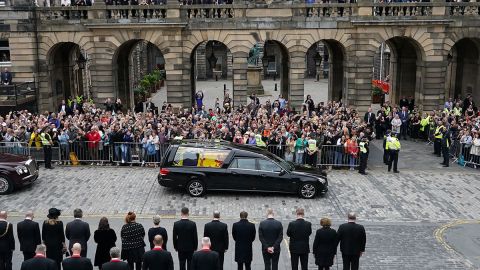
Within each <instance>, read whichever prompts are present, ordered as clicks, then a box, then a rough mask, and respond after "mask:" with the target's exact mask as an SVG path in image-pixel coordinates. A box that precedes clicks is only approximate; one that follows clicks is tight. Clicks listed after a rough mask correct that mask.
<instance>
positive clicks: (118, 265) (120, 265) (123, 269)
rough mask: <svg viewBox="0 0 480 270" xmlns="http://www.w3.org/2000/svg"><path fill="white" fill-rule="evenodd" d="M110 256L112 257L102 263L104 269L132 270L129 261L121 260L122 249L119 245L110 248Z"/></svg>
mask: <svg viewBox="0 0 480 270" xmlns="http://www.w3.org/2000/svg"><path fill="white" fill-rule="evenodd" d="M110 257H111V258H112V259H111V260H110V261H109V262H106V263H104V264H103V265H102V270H130V267H129V266H128V263H126V262H122V260H120V249H119V248H118V247H112V248H111V249H110Z"/></svg>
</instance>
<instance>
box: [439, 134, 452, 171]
mask: <svg viewBox="0 0 480 270" xmlns="http://www.w3.org/2000/svg"><path fill="white" fill-rule="evenodd" d="M442 126H443V125H442ZM440 132H441V133H442V141H441V147H442V155H443V162H442V163H440V164H442V165H443V167H448V166H449V165H450V161H449V159H450V135H451V134H450V129H449V128H446V127H445V126H443V128H442V129H441V131H440Z"/></svg>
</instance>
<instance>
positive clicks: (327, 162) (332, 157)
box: [267, 145, 360, 168]
mask: <svg viewBox="0 0 480 270" xmlns="http://www.w3.org/2000/svg"><path fill="white" fill-rule="evenodd" d="M267 150H268V151H269V152H270V153H272V154H275V155H277V156H279V157H281V158H283V159H285V160H286V161H290V162H293V163H297V164H308V165H312V166H335V167H351V168H354V167H357V166H358V165H359V164H360V160H359V147H357V148H356V149H355V150H353V149H350V151H351V152H348V150H347V148H345V146H343V145H322V146H321V147H320V148H319V149H318V151H317V152H316V154H315V155H314V156H312V155H309V154H308V153H307V151H306V150H304V151H300V152H299V151H295V148H294V147H290V146H286V145H268V146H267Z"/></svg>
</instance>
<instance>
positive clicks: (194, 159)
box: [173, 146, 230, 168]
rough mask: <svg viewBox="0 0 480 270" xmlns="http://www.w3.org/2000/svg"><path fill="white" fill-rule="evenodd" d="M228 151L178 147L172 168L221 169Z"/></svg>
mask: <svg viewBox="0 0 480 270" xmlns="http://www.w3.org/2000/svg"><path fill="white" fill-rule="evenodd" d="M229 153H230V150H219V149H205V148H194V147H182V146H180V147H178V149H177V152H176V153H175V157H174V159H173V166H178V167H203V168H221V167H222V165H223V162H224V161H225V159H226V158H227V156H228V154H229Z"/></svg>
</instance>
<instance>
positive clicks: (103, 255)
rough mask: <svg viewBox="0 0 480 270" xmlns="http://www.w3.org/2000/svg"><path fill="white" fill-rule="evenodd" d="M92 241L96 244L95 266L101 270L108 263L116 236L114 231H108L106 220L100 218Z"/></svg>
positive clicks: (108, 225)
mask: <svg viewBox="0 0 480 270" xmlns="http://www.w3.org/2000/svg"><path fill="white" fill-rule="evenodd" d="M93 239H94V240H95V243H97V251H95V263H94V265H95V266H98V269H102V265H103V264H104V263H106V262H109V261H110V249H111V248H112V247H114V246H115V242H116V241H117V235H116V234H115V231H114V230H112V229H110V224H108V219H107V218H106V217H102V218H101V219H100V222H99V223H98V230H96V231H95V233H94V234H93Z"/></svg>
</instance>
